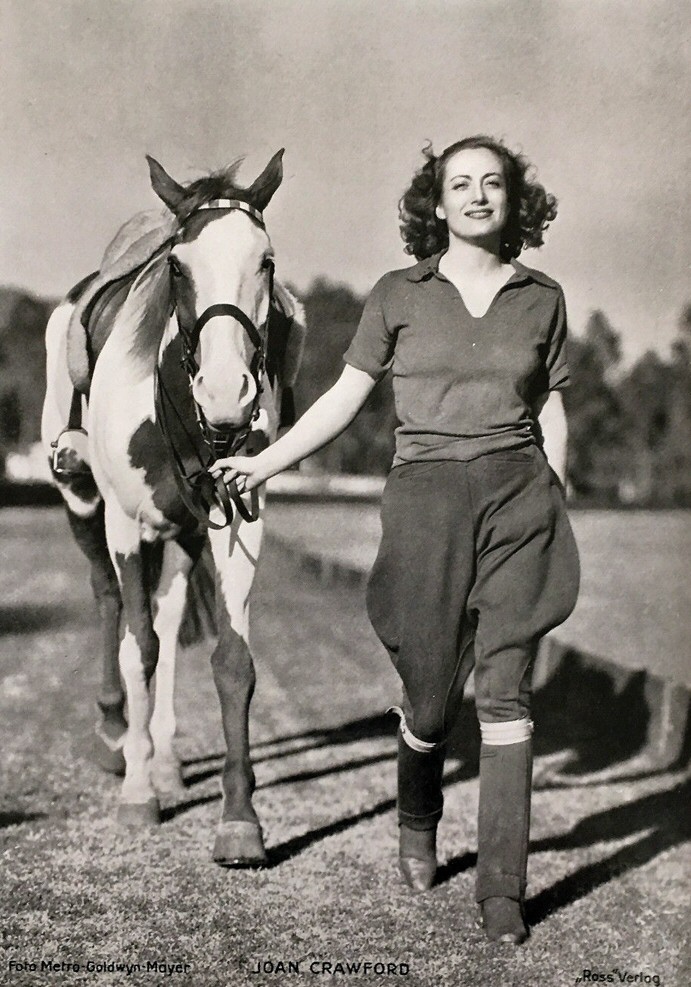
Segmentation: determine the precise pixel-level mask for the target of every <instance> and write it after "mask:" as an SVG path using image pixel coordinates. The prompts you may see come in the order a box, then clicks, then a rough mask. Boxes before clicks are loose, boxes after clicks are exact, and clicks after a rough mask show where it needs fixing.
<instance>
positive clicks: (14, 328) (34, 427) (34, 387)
mask: <svg viewBox="0 0 691 987" xmlns="http://www.w3.org/2000/svg"><path fill="white" fill-rule="evenodd" d="M53 308H54V303H53V302H50V301H46V300H45V299H38V298H35V297H34V296H33V295H30V294H29V293H28V292H24V291H20V290H18V289H15V288H0V460H1V461H2V462H4V459H5V457H6V455H7V453H8V452H9V451H11V450H13V449H21V448H26V447H27V446H29V445H31V443H33V442H36V441H38V439H39V438H40V431H41V406H42V403H43V395H44V392H45V386H46V378H45V350H44V336H45V330H46V323H47V321H48V317H49V315H50V313H51V312H52V310H53Z"/></svg>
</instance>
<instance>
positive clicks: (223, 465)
mask: <svg viewBox="0 0 691 987" xmlns="http://www.w3.org/2000/svg"><path fill="white" fill-rule="evenodd" d="M209 473H211V475H212V476H213V477H214V479H218V477H219V476H222V477H223V479H224V480H225V482H226V483H230V482H231V481H232V480H237V488H238V492H239V493H247V492H248V491H250V490H254V488H255V487H258V486H260V484H262V483H265V482H266V480H268V479H269V477H270V476H272V475H273V474H272V471H271V470H270V469H269V468H268V466H267V464H266V462H265V460H264V459H263V454H262V453H260V454H259V455H258V456H228V457H227V458H226V459H217V460H216V462H215V463H213V464H212V465H211V466H210V467H209Z"/></svg>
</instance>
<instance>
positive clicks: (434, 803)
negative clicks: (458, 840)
mask: <svg viewBox="0 0 691 987" xmlns="http://www.w3.org/2000/svg"><path fill="white" fill-rule="evenodd" d="M445 754H446V752H445V749H444V746H443V745H440V746H437V747H435V748H434V749H433V750H431V751H429V752H425V753H421V752H420V751H415V750H413V749H412V748H411V747H409V745H408V744H407V743H406V741H405V740H404V739H403V736H402V734H401V733H400V731H399V734H398V821H399V824H402V825H405V826H407V827H408V828H409V829H416V830H425V829H436V826H437V823H438V822H439V820H440V819H441V816H442V812H443V808H444V796H443V794H442V788H441V781H442V773H443V771H444V757H445Z"/></svg>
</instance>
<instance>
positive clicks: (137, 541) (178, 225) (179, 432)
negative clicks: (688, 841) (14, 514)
mask: <svg viewBox="0 0 691 987" xmlns="http://www.w3.org/2000/svg"><path fill="white" fill-rule="evenodd" d="M282 155H283V151H279V152H278V153H277V154H275V155H274V156H273V158H272V159H271V160H270V161H269V163H268V165H267V166H266V168H265V169H264V170H263V171H262V173H261V174H260V175H259V177H258V178H257V179H256V180H255V181H254V182H253V183H252V184H251V185H250V186H249V187H241V186H239V185H238V184H237V182H236V178H235V173H236V167H235V166H231V168H229V169H225V170H224V171H220V172H216V173H214V174H211V175H208V176H205V177H203V178H200V179H197V180H195V181H193V182H191V183H189V184H188V185H181V184H179V183H178V182H177V181H175V179H173V178H172V177H171V176H170V175H169V174H168V173H167V172H166V171H165V169H164V168H163V167H162V166H161V165H160V164H159V163H158V162H157V161H156V160H155V159H153V158H151V157H148V156H147V157H148V162H149V172H150V179H151V185H152V188H153V190H154V192H155V193H156V194H157V195H158V197H159V199H161V201H162V202H163V203H164V205H165V206H166V209H167V217H168V220H167V225H166V224H163V227H162V232H161V233H160V235H158V236H154V237H153V239H152V238H151V237H149V239H148V240H147V243H148V244H149V246H150V247H153V253H152V254H151V256H150V257H149V258H148V259H145V260H144V261H143V262H142V263H140V264H139V266H136V267H135V269H134V270H132V271H129V272H128V273H127V276H126V277H124V279H122V278H121V279H120V280H118V279H117V278H115V279H114V280H112V281H111V282H108V279H107V277H106V278H102V281H103V282H104V283H105V284H106V286H107V288H108V289H109V290H110V295H109V296H108V298H107V299H106V302H107V303H108V304H105V307H103V306H102V307H101V310H100V324H99V318H96V327H95V330H96V331H95V332H94V333H93V334H92V335H91V336H90V337H89V338H88V340H87V343H88V345H87V350H88V351H89V352H88V357H89V362H90V369H89V384H88V403H86V402H85V401H84V400H83V399H82V398H81V396H79V398H77V395H78V393H79V392H78V391H74V392H73V396H72V398H71V406H70V422H69V426H70V427H71V428H72V432H75V431H78V427H79V426H77V428H76V429H75V427H74V426H75V421H76V420H77V419H78V418H79V415H78V414H77V413H76V412H75V409H76V411H77V412H81V414H82V415H87V416H88V428H87V431H88V452H87V453H86V454H85V455H84V458H85V459H86V458H88V460H89V473H88V474H80V473H77V474H76V479H75V478H74V476H71V475H70V474H69V471H66V472H65V475H64V476H63V477H62V478H61V477H60V474H59V473H58V475H57V477H56V479H57V480H58V484H59V488H60V489H61V492H62V494H63V498H64V500H65V503H66V507H67V510H68V516H69V518H70V524H71V526H72V529H73V531H75V534H76V535H77V539H78V542H79V544H80V545H81V547H82V548H83V550H84V551H85V553H86V554H87V556H88V558H89V559H90V561H91V564H92V584H93V586H94V591H95V593H96V596H97V599H98V600H99V601H100V603H101V612H102V614H103V615H104V617H103V627H104V639H107V646H106V647H105V649H104V676H103V684H102V687H101V693H100V695H99V700H98V702H99V706H100V707H101V709H102V710H103V711H104V714H103V715H104V719H103V721H102V723H101V724H100V734H101V735H102V736H105V737H106V738H107V740H108V742H112V741H113V738H114V737H117V734H118V731H121V736H122V738H123V739H122V754H123V756H124V764H125V772H124V779H123V782H122V789H121V794H120V802H119V806H118V819H119V820H120V821H121V822H123V823H125V824H127V825H129V826H134V827H137V828H142V827H147V826H155V825H157V824H158V823H159V822H160V818H161V816H160V798H161V796H162V795H164V794H166V793H171V792H172V793H173V794H179V793H180V792H181V791H182V790H183V786H182V779H181V771H180V763H179V760H178V758H177V755H176V753H175V750H174V745H173V738H174V734H175V713H174V705H173V695H174V671H175V655H176V648H177V643H178V638H179V635H180V630H181V627H182V624H183V617H184V614H185V609H186V603H189V600H190V598H193V597H194V594H193V593H191V592H190V589H191V588H194V586H195V574H196V573H199V572H201V573H202V575H203V573H204V572H206V573H207V574H208V571H209V567H208V565H207V563H208V562H209V558H210V557H212V558H213V574H214V578H213V583H210V581H209V579H208V578H207V579H204V578H198V579H197V580H196V585H197V598H198V602H199V603H202V604H207V605H208V603H209V587H210V586H211V589H212V591H213V592H214V594H215V607H214V611H215V612H214V616H215V624H216V644H215V647H214V648H213V653H212V655H211V665H212V670H213V676H214V681H215V684H216V688H217V691H218V695H219V700H220V707H221V718H222V725H223V732H224V738H225V743H226V755H225V764H224V768H223V773H222V781H221V786H222V795H223V804H222V810H221V819H220V822H219V824H218V829H217V832H216V839H215V844H214V850H213V858H214V860H215V861H216V862H217V863H219V864H221V865H224V866H257V865H262V864H264V863H265V862H266V860H267V855H266V849H265V846H264V841H263V834H262V829H261V824H260V822H259V819H258V817H257V814H256V812H255V809H254V807H253V805H252V795H253V791H254V786H255V780H254V772H253V768H252V763H251V757H250V749H249V733H248V714H249V705H250V701H251V697H252V693H253V690H254V684H255V669H254V662H253V658H252V654H251V652H250V648H249V642H248V634H249V596H250V590H251V588H252V583H253V580H254V576H255V573H256V568H257V563H258V559H259V553H260V547H261V541H262V530H263V522H262V517H261V515H262V512H263V508H264V503H265V492H264V491H260V492H256V491H253V492H252V494H251V495H247V496H245V497H243V496H241V495H240V493H239V492H238V490H237V488H236V487H234V485H230V487H229V488H227V487H226V485H225V484H224V483H223V481H222V480H214V479H213V478H212V476H211V474H210V473H209V472H208V467H209V466H210V464H211V463H212V462H213V461H214V460H215V459H217V458H218V457H219V456H222V455H230V454H233V453H235V452H236V451H243V452H244V453H250V454H251V453H252V452H253V451H259V450H260V449H261V448H264V447H265V446H266V445H267V444H268V443H270V442H272V441H273V440H274V439H275V437H276V435H277V431H278V428H279V425H280V424H281V413H282V411H283V412H285V410H286V408H287V406H288V405H289V402H287V401H286V398H288V397H289V395H290V389H291V388H292V385H293V383H294V381H295V377H296V374H297V370H298V367H299V363H300V359H301V354H302V348H303V344H304V335H305V328H304V318H303V315H302V310H301V308H300V306H299V304H298V302H297V301H296V300H295V298H294V297H293V296H292V295H291V294H290V292H289V291H288V290H287V289H286V288H285V287H284V286H283V285H282V284H281V283H280V281H279V280H278V279H277V278H275V277H274V255H273V249H272V246H271V241H270V239H269V236H268V233H267V231H266V227H265V223H264V217H263V212H264V210H265V208H266V207H267V206H268V204H269V202H270V201H271V199H272V197H273V195H274V193H275V192H276V190H277V189H278V187H279V185H280V184H281V180H282ZM135 254H136V251H135ZM137 260H138V261H141V260H142V258H141V257H138V258H137ZM130 266H131V265H130ZM116 267H117V265H116ZM117 273H118V274H121V270H118V271H117ZM113 285H115V288H113ZM83 290H84V289H82V291H83ZM99 290H101V291H105V290H106V289H105V288H104V287H103V284H102V285H101V286H100V289H99ZM87 291H88V287H87ZM91 300H92V301H93V299H91ZM96 301H98V299H96ZM76 305H77V306H78V305H79V301H78V300H77V301H76ZM70 306H72V309H74V306H75V300H74V296H72V300H71V301H70V300H69V296H68V301H67V303H66V305H65V306H62V307H61V308H62V309H63V311H61V310H60V308H59V309H58V310H56V312H55V313H54V316H53V317H52V320H51V323H49V327H48V332H47V349H48V374H49V388H48V393H47V397H46V405H49V404H51V403H52V405H53V406H54V407H55V406H58V405H59V406H60V410H61V412H62V416H63V417H62V420H63V422H64V418H65V410H66V407H67V404H68V400H67V395H68V393H69V387H68V386H66V384H65V376H66V369H65V368H66V364H69V350H70V332H73V330H74V325H73V323H74V311H72V313H71V315H70ZM96 308H98V305H96ZM91 315H92V316H93V309H92V311H91ZM104 323H105V328H104ZM71 369H72V374H69V373H67V376H68V378H69V379H70V380H72V381H74V370H73V368H71ZM58 378H61V384H60V385H58V383H56V381H57V379H58ZM58 393H59V394H60V400H56V395H58ZM288 410H289V409H288ZM46 419H48V421H46ZM54 420H55V417H54V415H53V416H51V415H50V414H48V413H45V414H44V436H45V439H44V441H47V440H48V438H49V437H50V434H51V429H50V421H52V422H53V423H54ZM52 434H53V435H54V434H55V427H54V424H53V431H52ZM52 441H53V444H54V443H55V439H54V438H53V440H52ZM61 451H62V452H64V450H61ZM54 455H55V454H54ZM61 481H62V482H61ZM248 498H249V501H248ZM85 532H86V533H85ZM111 601H114V602H111ZM120 608H121V612H120ZM118 624H119V645H118V648H117V652H118V655H117V657H118V663H117V664H118V668H119V676H120V677H121V678H122V681H123V683H124V691H125V694H126V698H127V718H128V722H127V728H126V730H125V731H124V732H122V731H123V724H124V717H123V716H122V704H121V696H120V694H118V686H117V685H116V681H115V674H114V669H113V663H112V653H113V629H114V627H116V625H118ZM154 671H155V672H156V680H155V681H156V690H155V693H156V694H155V704H154V707H153V712H150V688H151V683H152V677H153V674H154Z"/></svg>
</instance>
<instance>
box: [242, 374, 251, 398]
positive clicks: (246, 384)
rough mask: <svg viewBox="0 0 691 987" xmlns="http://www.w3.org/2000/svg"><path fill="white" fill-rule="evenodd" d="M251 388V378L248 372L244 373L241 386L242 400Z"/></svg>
mask: <svg viewBox="0 0 691 987" xmlns="http://www.w3.org/2000/svg"><path fill="white" fill-rule="evenodd" d="M249 389H250V379H249V377H248V376H247V374H243V375H242V386H241V387H240V400H242V399H243V398H245V397H247V392H248V391H249Z"/></svg>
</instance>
